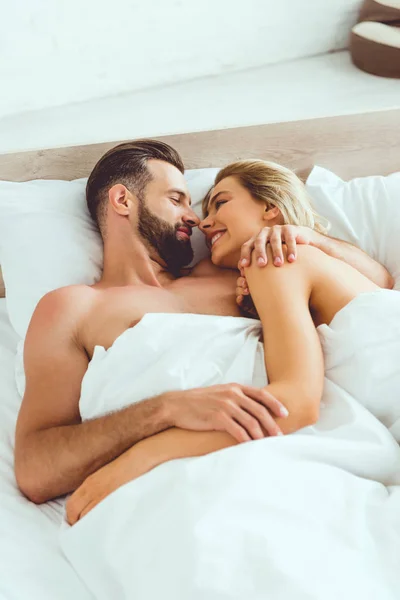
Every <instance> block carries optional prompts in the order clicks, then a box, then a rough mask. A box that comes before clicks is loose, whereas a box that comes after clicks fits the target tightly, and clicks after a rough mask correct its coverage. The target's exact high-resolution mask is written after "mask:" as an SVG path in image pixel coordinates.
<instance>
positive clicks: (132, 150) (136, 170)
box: [86, 140, 185, 233]
mask: <svg viewBox="0 0 400 600" xmlns="http://www.w3.org/2000/svg"><path fill="white" fill-rule="evenodd" d="M151 159H156V160H163V161H165V162H167V163H170V164H171V165H173V166H174V167H176V168H177V169H179V171H180V172H181V173H184V171H185V167H184V166H183V162H182V159H181V157H180V156H179V154H178V152H177V151H176V150H174V149H173V148H171V146H168V144H165V143H164V142H159V141H158V140H136V141H133V142H125V143H123V144H119V145H118V146H115V148H111V150H109V151H108V152H106V154H104V156H102V157H101V158H100V160H99V161H98V163H97V164H96V166H95V167H94V169H93V171H92V172H91V174H90V176H89V179H88V182H87V185H86V202H87V206H88V209H89V212H90V215H91V217H92V219H93V220H94V222H95V223H96V224H97V226H98V228H99V229H100V231H101V233H103V232H104V227H103V225H104V218H105V214H106V208H107V201H108V191H109V189H110V188H111V187H112V186H113V185H115V184H117V183H122V184H123V185H125V186H126V187H127V188H128V189H129V190H130V191H131V192H132V193H134V194H136V195H137V196H138V197H139V198H142V197H143V193H144V190H145V188H146V185H147V184H148V183H149V182H150V181H151V178H152V177H151V174H150V171H149V169H148V166H147V161H148V160H151Z"/></svg>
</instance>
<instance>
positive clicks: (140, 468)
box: [66, 442, 152, 525]
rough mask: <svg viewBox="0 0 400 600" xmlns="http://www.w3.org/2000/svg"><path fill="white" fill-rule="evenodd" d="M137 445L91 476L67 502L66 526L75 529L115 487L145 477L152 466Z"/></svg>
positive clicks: (148, 457)
mask: <svg viewBox="0 0 400 600" xmlns="http://www.w3.org/2000/svg"><path fill="white" fill-rule="evenodd" d="M139 444H140V442H139V443H138V444H136V445H135V446H132V448H130V450H127V451H126V452H125V453H124V454H121V456H119V457H118V458H116V459H115V460H113V461H112V462H110V463H108V464H107V465H105V466H104V467H102V468H101V469H99V470H98V471H95V472H94V473H92V475H89V477H87V478H86V479H85V481H84V482H83V483H82V484H81V485H80V486H79V487H78V488H77V489H76V490H75V492H74V493H73V494H72V495H71V496H70V498H69V499H68V500H67V504H66V513H67V521H68V523H69V524H70V525H75V523H76V522H77V521H79V520H80V519H81V518H82V517H84V516H85V515H86V514H87V513H88V512H90V511H91V510H92V509H93V508H94V507H95V506H97V504H99V502H101V501H102V500H104V499H105V498H107V496H109V495H110V494H111V493H112V492H114V491H115V490H117V489H118V488H119V487H121V486H122V485H124V484H125V483H128V481H132V480H133V479H136V478H137V477H139V476H140V475H143V474H144V473H147V471H149V470H150V469H151V468H152V466H151V465H150V462H149V459H150V456H149V455H147V457H146V456H142V455H141V453H140V447H139Z"/></svg>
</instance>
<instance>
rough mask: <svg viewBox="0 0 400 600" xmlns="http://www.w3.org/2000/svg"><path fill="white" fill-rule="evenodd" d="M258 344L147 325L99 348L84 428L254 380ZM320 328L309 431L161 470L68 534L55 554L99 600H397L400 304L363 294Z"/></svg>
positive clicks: (259, 374)
mask: <svg viewBox="0 0 400 600" xmlns="http://www.w3.org/2000/svg"><path fill="white" fill-rule="evenodd" d="M260 333H261V327H260V324H259V322H257V321H251V320H248V319H241V318H239V319H235V318H231V317H212V316H201V315H181V314H174V315H166V314H148V315H146V316H145V317H144V319H143V320H142V321H141V322H140V323H139V324H138V325H137V326H136V327H135V328H134V329H130V330H128V331H126V332H125V333H123V334H122V335H121V336H120V337H119V338H118V339H117V340H116V342H115V343H114V345H113V346H112V347H111V348H110V349H109V350H108V351H105V350H104V349H103V348H101V347H97V348H96V351H95V354H94V357H93V360H92V362H91V364H90V366H89V369H88V372H87V374H86V376H85V378H84V381H83V386H82V397H81V404H80V408H81V413H82V417H83V418H84V419H87V418H91V417H95V416H98V415H101V414H104V413H105V412H108V411H110V410H115V409H118V408H121V407H122V406H125V405H127V404H129V403H131V402H134V401H138V400H140V399H142V398H145V397H149V396H151V395H153V394H157V393H159V392H162V391H165V390H169V389H170V390H174V389H188V388H191V387H197V386H200V385H204V386H206V385H212V384H214V383H219V382H227V381H237V382H240V383H250V382H252V381H253V382H254V383H255V384H257V385H263V383H265V381H266V379H265V370H264V369H263V364H262V352H260V344H259V337H260ZM318 333H319V336H320V340H321V344H322V346H323V350H324V355H325V369H326V370H325V387H324V394H323V402H322V408H321V417H320V420H319V422H318V425H317V426H315V427H312V428H307V429H304V430H302V431H300V432H298V433H297V434H294V435H289V436H285V437H282V438H269V439H265V440H262V441H257V442H250V443H247V444H241V445H239V446H235V447H232V448H228V449H225V450H221V451H219V452H215V453H213V454H210V455H208V456H205V457H201V458H187V459H179V460H175V461H171V462H168V463H165V464H163V465H160V466H159V467H157V468H156V469H154V470H153V471H151V472H149V473H147V474H146V475H144V476H142V477H140V478H138V479H136V480H134V481H132V482H130V483H128V484H126V485H124V486H123V487H121V488H120V489H119V490H117V491H116V492H114V493H113V494H111V495H110V496H109V497H108V498H106V499H105V500H104V501H103V502H102V503H100V504H99V505H98V506H97V507H96V508H95V509H94V510H93V511H91V512H90V513H89V514H88V515H87V516H86V517H84V518H83V519H82V520H81V521H79V522H78V523H77V524H76V525H74V526H73V527H69V526H68V525H66V524H65V523H64V525H63V527H62V530H61V534H60V541H61V547H62V550H63V552H64V553H65V555H66V556H67V558H68V560H69V561H70V563H71V564H72V565H73V567H74V568H75V570H76V571H77V573H78V574H79V576H80V577H81V579H82V580H83V582H84V583H85V585H86V586H87V587H88V588H89V589H90V590H91V592H92V593H93V595H94V597H95V598H97V599H99V600H102V599H104V600H105V599H107V600H109V599H110V598H113V599H116V600H117V599H125V598H132V599H137V600H150V599H151V600H155V599H163V600H223V599H224V600H225V599H241V600H244V599H246V600H253V599H254V600H256V599H257V600H258V599H260V600H261V599H266V598H271V599H274V600H292V599H293V600H303V599H304V600H305V599H307V600H314V599H315V600H330V599H332V600H337V599H338V598H341V599H346V600H347V599H352V600H354V599H355V598H362V599H363V600H376V599H377V598H379V600H389V599H390V600H395V599H398V598H399V597H400V486H399V484H400V449H399V446H398V443H397V442H398V441H399V439H400V428H399V424H400V295H399V294H398V292H390V291H379V292H374V293H368V294H362V295H361V296H359V297H358V298H356V299H355V300H353V301H352V302H351V303H350V304H349V305H348V306H347V307H345V308H344V309H343V310H341V311H340V312H339V313H338V314H337V315H336V316H335V318H334V319H333V321H332V323H331V324H330V326H327V325H322V326H320V327H319V328H318ZM395 438H396V439H395ZM396 440H397V441H396Z"/></svg>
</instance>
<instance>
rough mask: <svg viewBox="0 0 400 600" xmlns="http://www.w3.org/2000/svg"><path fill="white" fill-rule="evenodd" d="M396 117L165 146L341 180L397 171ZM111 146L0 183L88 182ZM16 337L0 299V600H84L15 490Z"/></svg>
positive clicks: (189, 138) (50, 159) (27, 157)
mask: <svg viewBox="0 0 400 600" xmlns="http://www.w3.org/2000/svg"><path fill="white" fill-rule="evenodd" d="M399 125H400V110H392V111H384V112H381V113H370V114H365V115H352V116H346V117H334V118H327V119H318V120H312V121H300V122H297V123H279V124H274V125H265V126H259V127H249V128H238V129H232V130H223V131H213V132H205V133H196V134H186V135H179V136H172V137H169V138H163V139H164V140H165V141H167V142H168V143H170V144H171V145H173V146H174V147H176V148H177V149H178V150H179V151H180V152H181V153H182V155H183V158H184V161H185V164H186V165H187V166H188V167H189V168H201V167H207V166H211V165H212V166H220V165H222V164H224V163H226V162H229V161H231V160H232V159H237V158H241V157H249V156H255V157H261V158H263V157H265V158H267V157H268V158H270V157H271V156H273V157H274V159H275V160H276V161H277V162H281V163H284V164H286V165H287V166H289V167H291V168H294V169H296V170H297V171H298V172H299V173H300V174H301V175H302V176H304V177H305V176H306V174H307V173H308V172H309V169H310V167H311V166H312V164H314V163H318V164H321V165H322V166H325V167H328V168H331V169H332V170H334V171H335V172H337V173H338V174H339V175H341V176H342V177H343V178H345V179H350V178H352V177H356V176H363V175H370V174H374V175H387V174H388V173H391V172H393V171H396V170H399V165H400V163H399V156H400V138H399V136H398V131H399ZM113 145H115V144H98V145H94V146H80V147H75V148H74V147H72V148H64V149H50V150H46V151H40V152H29V153H24V154H15V155H3V156H0V179H2V180H11V181H27V180H31V179H55V178H57V179H66V180H70V179H74V178H78V177H84V176H87V175H88V173H89V171H90V169H91V168H92V166H93V164H94V163H95V161H96V160H97V159H98V158H99V157H100V156H101V155H102V154H103V153H104V152H105V151H106V150H107V149H108V148H110V147H111V146H113ZM18 342H19V337H18V335H16V333H15V332H14V330H13V328H12V326H11V324H10V322H9V319H8V315H7V308H6V301H5V300H4V299H0V389H1V401H0V458H1V461H0V596H1V597H4V598H6V599H7V600H8V599H10V600H11V599H14V598H15V599H16V600H23V599H25V598H27V597H30V598H35V597H38V598H41V600H43V599H47V598H48V599H49V600H50V599H52V600H54V598H59V599H61V600H62V599H63V598H66V599H67V598H71V597H73V598H77V599H78V600H80V599H82V600H86V599H89V598H91V597H93V596H92V595H91V593H90V592H89V591H88V589H87V588H86V587H85V585H84V583H83V582H82V581H81V580H80V579H79V578H78V576H77V575H76V573H75V571H74V570H73V569H72V567H71V566H70V564H69V563H68V561H67V560H66V559H65V557H64V556H63V555H62V553H61V551H60V549H59V545H58V536H59V525H60V522H61V519H62V505H61V504H60V503H59V502H58V501H53V502H50V503H48V504H46V505H42V506H39V507H38V506H35V505H33V504H32V503H30V502H28V500H26V499H25V498H24V497H23V496H22V495H21V493H20V492H19V491H18V489H17V488H16V484H15V479H14V475H13V437H14V427H15V421H16V417H17V413H18V407H19V403H20V396H19V394H18V392H17V389H16V385H15V377H14V355H15V352H16V347H17V344H18Z"/></svg>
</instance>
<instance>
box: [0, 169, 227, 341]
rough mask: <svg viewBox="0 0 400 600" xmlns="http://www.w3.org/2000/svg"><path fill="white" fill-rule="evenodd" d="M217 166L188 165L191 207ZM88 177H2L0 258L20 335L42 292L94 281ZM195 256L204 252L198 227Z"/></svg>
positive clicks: (96, 238) (99, 254)
mask: <svg viewBox="0 0 400 600" xmlns="http://www.w3.org/2000/svg"><path fill="white" fill-rule="evenodd" d="M217 172H218V169H196V170H192V171H187V173H186V179H187V183H188V187H189V190H190V193H191V196H192V202H193V206H194V209H195V211H196V212H197V213H198V214H199V215H200V214H201V201H202V199H203V197H204V195H205V194H206V193H207V191H208V190H209V188H210V187H211V185H212V184H213V182H214V178H215V175H216V173H217ZM85 185H86V179H76V180H75V181H48V180H37V181H28V182H26V183H13V182H4V181H0V264H1V266H2V271H3V278H4V281H5V284H6V294H7V308H8V312H9V317H10V321H11V323H12V325H13V327H14V329H15V330H16V331H17V333H18V334H19V335H20V336H21V337H24V336H25V334H26V330H27V328H28V325H29V321H30V319H31V316H32V314H33V311H34V310H35V307H36V304H37V303H38V302H39V300H40V298H42V296H44V295H45V294H46V293H47V292H49V291H51V290H53V289H56V288H58V287H62V286H65V285H71V284H78V283H86V284H89V285H90V284H92V283H94V282H95V281H97V280H98V279H99V278H100V275H101V268H102V258H103V248H102V242H101V238H100V235H99V233H98V231H97V229H96V227H95V225H94V224H93V222H92V220H91V218H90V215H89V212H88V210H87V206H86V201H85ZM192 244H193V248H194V251H195V259H194V261H193V262H197V261H199V260H200V259H201V258H203V257H204V256H206V255H207V253H208V250H207V248H206V245H205V242H204V236H203V234H202V233H201V232H200V231H198V230H196V231H195V232H194V233H193V237H192Z"/></svg>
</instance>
